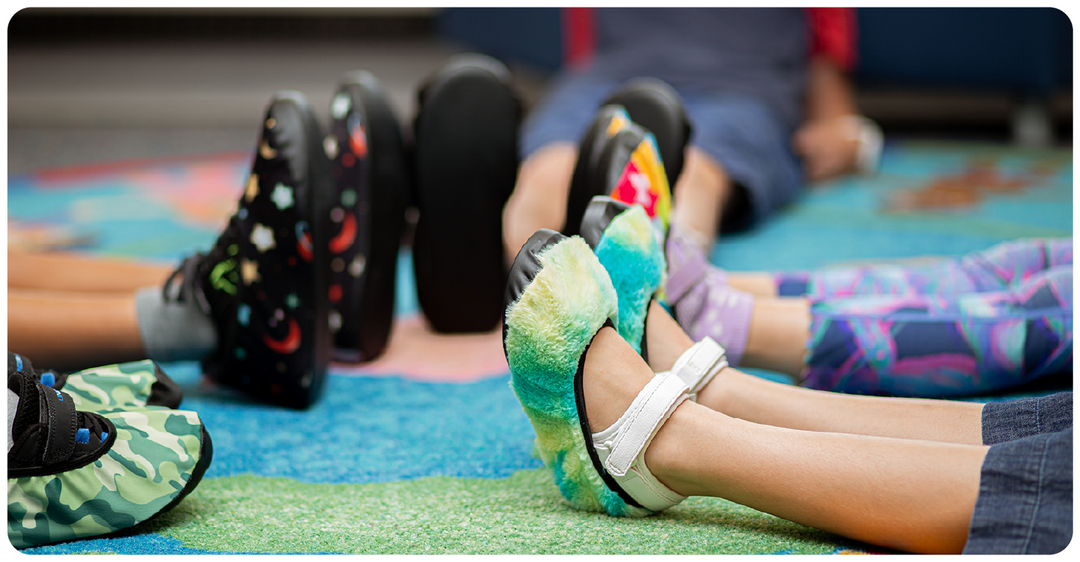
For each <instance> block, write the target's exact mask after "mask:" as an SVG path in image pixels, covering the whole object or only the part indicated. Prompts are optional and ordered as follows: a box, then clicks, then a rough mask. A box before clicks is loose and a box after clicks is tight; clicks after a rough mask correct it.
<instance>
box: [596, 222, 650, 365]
mask: <svg viewBox="0 0 1080 562" xmlns="http://www.w3.org/2000/svg"><path fill="white" fill-rule="evenodd" d="M657 236H658V234H657V231H656V229H655V228H654V227H653V225H652V222H651V221H650V220H649V217H648V215H647V214H646V213H645V210H644V209H643V208H641V207H640V206H638V205H634V206H631V207H630V208H629V209H628V210H626V211H624V212H623V213H622V214H620V215H618V216H617V217H615V218H614V219H612V220H611V224H609V225H608V227H607V228H606V229H604V234H603V236H601V237H600V241H599V242H598V243H597V245H596V248H595V250H594V251H595V253H596V257H597V258H598V259H599V260H600V263H601V264H602V265H603V266H604V269H606V270H607V272H608V275H609V276H610V277H611V284H612V285H613V286H614V287H615V293H616V294H617V295H618V298H619V324H618V326H619V334H620V335H621V336H622V337H623V339H625V340H626V341H627V343H629V344H630V346H631V347H633V348H634V351H636V352H638V353H641V338H642V336H644V334H645V317H646V315H648V313H649V303H650V302H652V299H653V297H654V296H655V297H657V298H658V299H661V300H662V299H663V287H664V281H665V277H666V270H667V269H666V263H665V259H664V252H663V251H662V250H661V245H660V242H659V241H658V240H657Z"/></svg>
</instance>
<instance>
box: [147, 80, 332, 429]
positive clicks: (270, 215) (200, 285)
mask: <svg viewBox="0 0 1080 562" xmlns="http://www.w3.org/2000/svg"><path fill="white" fill-rule="evenodd" d="M322 141H323V135H322V133H321V131H320V127H319V124H318V122H317V121H316V118H315V113H314V111H313V110H312V109H311V106H310V105H309V104H308V103H307V101H306V100H305V99H304V97H303V95H301V94H299V93H297V92H279V93H278V94H276V95H275V96H274V97H273V99H272V100H271V102H270V104H269V107H268V108H267V110H266V120H265V121H264V125H263V127H262V133H261V135H260V139H259V145H258V150H257V152H256V154H255V158H254V163H253V164H252V170H251V176H250V179H249V180H248V183H247V187H246V188H245V190H244V194H243V195H242V196H241V197H240V201H239V204H238V209H237V211H236V214H235V215H233V217H232V218H231V219H230V220H229V224H228V226H227V227H226V228H225V230H224V232H223V233H222V234H221V236H220V237H219V238H218V240H217V243H216V244H215V246H214V247H213V249H212V250H211V251H210V253H209V254H208V255H205V256H204V255H201V254H197V255H195V256H193V257H191V258H188V259H187V260H185V261H184V263H183V264H182V265H181V266H180V269H178V270H177V271H176V272H175V273H174V274H173V277H171V278H170V279H169V280H168V281H167V282H166V284H165V288H164V294H165V296H166V298H177V300H186V299H189V298H191V299H195V300H196V301H197V302H199V303H200V306H201V307H202V308H203V309H204V310H205V311H207V312H208V313H209V314H210V315H211V317H212V318H213V319H214V321H215V323H216V325H217V327H218V334H219V338H220V340H221V342H220V345H219V347H218V348H217V349H216V350H215V351H214V352H213V353H211V354H210V356H208V357H207V358H206V359H205V360H203V369H204V372H205V373H206V375H207V376H208V377H209V378H210V379H211V380H213V381H215V382H217V383H219V384H223V385H226V386H231V387H235V388H238V389H240V390H242V391H244V392H245V393H247V394H249V395H251V396H253V397H256V398H258V399H261V400H267V401H271V402H276V403H278V404H281V405H284V406H289V407H293V408H306V407H308V406H310V405H311V404H312V403H313V402H314V401H315V399H316V398H317V397H318V396H319V393H320V391H321V390H322V386H323V382H324V379H325V378H326V370H327V366H328V364H329V362H330V354H331V351H332V343H333V342H332V338H333V336H332V334H331V333H330V327H329V322H328V313H329V304H330V297H329V272H330V263H329V262H330V260H329V259H328V258H329V252H328V250H327V241H328V240H329V239H330V236H329V234H330V230H329V229H330V225H331V224H332V222H331V221H332V220H333V217H332V216H331V212H330V209H331V205H332V203H333V202H334V201H333V199H334V197H333V193H334V185H333V181H332V179H331V176H330V161H329V160H328V159H327V158H326V154H325V153H324V151H323V144H322ZM180 274H182V277H183V281H182V284H181V286H180V289H179V291H178V293H179V296H178V297H173V296H172V295H173V294H174V290H173V288H172V283H173V282H174V281H175V279H176V276H177V275H180Z"/></svg>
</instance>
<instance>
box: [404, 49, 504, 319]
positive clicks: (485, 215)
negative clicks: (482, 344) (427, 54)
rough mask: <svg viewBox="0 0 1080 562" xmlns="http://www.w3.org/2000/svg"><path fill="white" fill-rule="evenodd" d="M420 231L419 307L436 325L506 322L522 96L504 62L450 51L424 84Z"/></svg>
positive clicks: (418, 132) (419, 131)
mask: <svg viewBox="0 0 1080 562" xmlns="http://www.w3.org/2000/svg"><path fill="white" fill-rule="evenodd" d="M419 107H420V109H419V112H418V114H417V117H416V122H415V138H416V152H415V173H416V176H415V177H416V206H417V209H418V210H419V212H420V214H419V218H418V221H417V225H416V233H415V236H414V239H413V263H414V268H415V273H416V293H417V299H418V300H419V303H420V308H421V309H422V310H423V312H424V315H425V316H426V317H427V319H428V321H429V322H430V323H431V326H432V328H434V329H435V330H436V331H438V332H482V331H487V330H491V329H494V328H495V327H496V326H498V325H499V322H500V320H501V318H502V313H503V304H502V291H503V287H504V286H505V284H506V274H507V267H506V265H505V264H504V263H503V247H502V209H503V205H504V204H505V203H506V200H507V198H509V197H510V193H511V192H512V191H513V189H514V182H515V180H516V178H517V168H518V159H519V157H518V127H519V125H520V121H521V114H522V109H521V102H520V99H519V98H518V96H517V95H516V94H515V92H514V90H513V89H512V87H511V85H510V72H509V71H508V70H507V68H506V67H505V66H503V65H502V63H500V62H498V61H496V60H494V59H491V58H489V57H485V56H481V55H465V56H461V57H456V58H454V59H452V60H451V61H450V62H449V63H448V64H446V65H445V66H444V67H443V68H441V69H440V70H439V71H438V72H436V73H435V74H434V75H433V76H432V77H431V78H430V79H429V80H428V81H427V82H426V84H425V85H424V86H423V88H422V89H421V90H420V92H419Z"/></svg>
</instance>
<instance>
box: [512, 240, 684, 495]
mask: <svg viewBox="0 0 1080 562" xmlns="http://www.w3.org/2000/svg"><path fill="white" fill-rule="evenodd" d="M617 300H618V297H617V296H616V294H615V288H614V287H613V286H612V285H611V280H610V279H609V278H608V275H607V272H606V271H605V270H604V268H603V266H602V265H600V262H599V260H597V258H596V255H595V254H593V252H592V250H590V249H589V247H588V245H587V244H585V242H584V241H583V240H582V239H581V238H580V237H576V236H575V237H565V236H563V235H561V234H559V233H557V232H554V231H551V230H540V231H537V232H536V233H535V234H533V236H532V237H531V238H529V240H528V241H527V242H526V243H525V245H524V246H522V248H521V251H520V252H519V253H518V255H517V258H516V259H515V260H514V264H513V266H512V267H511V270H510V275H509V279H508V282H507V287H506V301H507V307H506V316H505V319H504V321H503V349H504V352H505V354H506V360H507V363H508V364H509V366H510V373H511V387H512V388H513V389H514V393H515V394H516V395H517V397H518V400H519V401H520V402H521V405H522V408H523V410H524V411H525V414H526V415H527V416H528V418H529V421H530V422H531V423H532V426H533V429H534V430H535V431H536V450H537V451H538V453H539V455H540V458H541V460H543V462H544V464H545V465H546V466H547V467H549V468H551V469H552V470H553V472H554V477H555V483H556V484H557V485H558V487H559V491H560V492H561V493H562V495H563V497H565V498H566V499H567V500H569V502H570V504H571V505H572V506H573V507H575V508H577V509H583V510H588V511H603V512H607V513H608V514H611V515H616V516H643V515H648V514H649V513H652V512H654V511H657V510H658V509H663V508H664V507H667V506H669V505H672V503H671V501H669V500H672V501H676V502H677V501H678V500H680V499H681V496H679V495H678V494H675V493H674V492H671V491H670V490H668V491H667V492H668V493H667V494H665V495H664V496H663V497H664V498H666V499H663V500H661V499H658V498H660V496H657V495H656V494H652V493H642V492H641V489H642V486H641V485H640V484H641V483H642V482H644V481H646V480H647V481H648V482H649V485H646V486H645V487H646V488H650V487H651V488H656V486H655V484H659V483H658V482H656V479H655V478H653V477H651V474H648V471H647V470H644V464H643V463H641V462H639V461H638V457H640V456H641V455H643V454H644V453H643V451H644V447H647V446H648V442H649V441H650V440H651V438H652V434H654V433H655V430H656V429H658V428H659V424H661V423H662V420H661V421H659V422H658V423H657V424H656V426H655V427H654V428H653V429H652V431H651V432H646V434H645V435H644V439H642V437H643V434H642V433H641V430H642V426H639V425H637V424H632V423H628V422H623V423H616V424H615V425H614V426H612V428H609V429H608V430H605V431H604V432H602V434H603V435H605V436H606V435H607V434H608V433H611V434H612V435H619V436H623V435H629V436H630V437H631V439H629V440H627V441H625V442H623V441H622V440H621V439H620V440H619V441H620V443H622V444H616V443H614V442H613V443H607V441H604V440H601V441H600V442H599V446H598V445H597V443H594V439H593V434H592V432H591V430H590V428H589V421H588V420H589V419H588V415H587V414H586V411H585V400H584V397H583V396H582V394H581V392H582V376H583V374H584V372H583V369H584V364H585V353H586V351H587V349H588V347H589V345H590V343H591V342H592V339H593V337H594V336H595V335H596V333H597V332H598V331H600V329H601V328H603V327H605V326H610V325H617V323H618V303H617ZM657 379H660V377H657ZM672 380H674V381H677V379H674V377H664V385H663V388H664V389H667V390H665V391H664V392H662V393H660V394H658V395H657V396H661V397H662V396H668V397H669V398H671V400H672V401H675V400H676V399H675V398H674V396H675V395H674V394H672V393H671V392H670V390H672V389H676V390H677V388H676V387H681V388H682V391H681V392H682V396H684V397H685V385H683V384H682V382H681V381H677V382H676V383H672V382H670V381H672ZM679 401H681V399H680V400H679ZM647 402H649V403H650V404H652V405H653V406H655V405H656V404H657V402H655V401H647ZM677 405H678V404H677V402H676V403H675V406H677ZM675 406H671V410H674V407H675ZM654 410H655V408H647V409H646V410H645V412H646V413H647V414H649V413H651V412H653V411H654ZM669 414H670V411H668V410H665V411H664V412H662V417H663V418H664V419H666V417H667V415H669ZM654 418H655V416H651V415H646V416H644V417H643V418H642V419H646V420H652V421H656V420H655V419H654ZM629 426H633V427H629ZM627 429H628V431H627ZM646 475H647V476H646ZM643 478H644V480H643ZM660 486H661V487H663V486H662V485H660ZM627 487H628V488H629V489H630V490H633V491H634V492H636V493H634V494H633V495H632V494H631V492H630V490H627V489H626V488H627ZM664 489H665V490H666V488H664Z"/></svg>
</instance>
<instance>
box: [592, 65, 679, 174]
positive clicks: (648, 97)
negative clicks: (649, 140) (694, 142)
mask: <svg viewBox="0 0 1080 562" xmlns="http://www.w3.org/2000/svg"><path fill="white" fill-rule="evenodd" d="M608 104H611V105H620V106H622V107H624V108H625V109H626V113H627V114H628V115H630V119H631V120H633V122H634V123H637V124H638V125H641V126H642V127H644V128H645V129H646V130H648V131H650V132H652V134H653V136H654V137H655V138H656V146H657V148H658V149H659V151H660V158H661V159H662V160H663V161H664V173H666V174H667V179H668V184H669V185H671V186H674V185H675V182H676V181H677V180H678V179H679V175H680V174H682V169H683V162H684V161H685V157H686V154H685V153H686V144H687V142H688V141H689V140H690V133H691V132H692V127H691V125H690V120H689V119H688V118H687V117H686V110H685V108H684V107H683V102H682V98H681V97H679V94H678V93H677V92H676V91H675V89H674V88H672V87H671V86H670V85H668V84H667V83H666V82H664V81H662V80H658V79H656V78H635V79H634V80H631V81H629V82H627V83H626V84H625V85H623V86H622V87H620V88H619V89H618V90H616V91H615V92H614V93H612V94H611V95H610V96H609V97H608V98H607V99H606V100H605V101H604V105H608Z"/></svg>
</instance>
